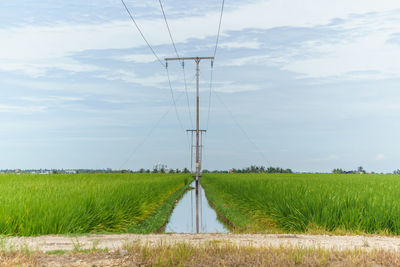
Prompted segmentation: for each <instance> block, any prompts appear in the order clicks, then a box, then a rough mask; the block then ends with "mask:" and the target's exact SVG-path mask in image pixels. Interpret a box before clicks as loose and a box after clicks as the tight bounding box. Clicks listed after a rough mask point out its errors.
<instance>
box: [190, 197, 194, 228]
mask: <svg viewBox="0 0 400 267" xmlns="http://www.w3.org/2000/svg"><path fill="white" fill-rule="evenodd" d="M193 208H194V207H193V190H190V213H191V215H192V217H191V222H192V233H193V232H194V229H193Z"/></svg>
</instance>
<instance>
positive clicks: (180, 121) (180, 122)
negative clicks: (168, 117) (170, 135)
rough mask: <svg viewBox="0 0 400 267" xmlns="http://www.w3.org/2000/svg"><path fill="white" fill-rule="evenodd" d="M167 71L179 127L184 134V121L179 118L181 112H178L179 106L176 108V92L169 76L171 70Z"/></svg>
mask: <svg viewBox="0 0 400 267" xmlns="http://www.w3.org/2000/svg"><path fill="white" fill-rule="evenodd" d="M165 71H166V73H167V77H168V84H169V89H170V92H171V97H172V102H173V104H174V107H175V113H176V118H177V119H178V122H179V126H180V127H181V129H182V131H183V132H184V131H185V129H184V128H183V124H182V120H181V118H180V117H179V112H178V108H177V106H176V101H175V97H174V90H173V89H172V84H171V78H170V76H169V70H168V68H165Z"/></svg>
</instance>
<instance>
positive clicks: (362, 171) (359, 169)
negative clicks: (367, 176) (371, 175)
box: [357, 166, 365, 174]
mask: <svg viewBox="0 0 400 267" xmlns="http://www.w3.org/2000/svg"><path fill="white" fill-rule="evenodd" d="M357 172H358V173H361V174H363V173H365V170H364V168H363V167H362V166H360V167H358V169H357Z"/></svg>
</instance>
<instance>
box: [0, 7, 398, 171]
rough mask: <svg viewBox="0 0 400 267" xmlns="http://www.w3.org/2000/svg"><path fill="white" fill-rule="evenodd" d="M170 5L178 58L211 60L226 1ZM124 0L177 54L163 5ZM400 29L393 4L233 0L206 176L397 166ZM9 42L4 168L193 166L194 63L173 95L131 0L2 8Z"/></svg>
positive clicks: (205, 101)
mask: <svg viewBox="0 0 400 267" xmlns="http://www.w3.org/2000/svg"><path fill="white" fill-rule="evenodd" d="M162 3H163V5H164V9H165V13H166V16H167V19H168V23H169V26H170V29H171V32H172V36H173V38H174V40H175V43H176V47H177V50H178V53H179V55H180V56H212V55H213V53H214V47H215V43H216V35H217V31H218V22H219V15H220V9H221V4H222V1H221V0H204V1H200V2H199V1H184V0H174V1H172V0H162ZM126 4H127V6H128V7H129V9H130V10H131V12H132V14H133V15H134V17H135V18H136V20H137V23H138V25H139V26H140V27H141V29H142V31H143V34H144V35H145V36H146V38H147V39H148V41H149V43H150V44H151V46H152V47H153V49H154V51H155V52H156V54H157V56H158V57H159V58H161V59H164V58H165V57H174V56H175V51H174V49H173V46H172V44H171V41H170V38H169V35H168V31H167V28H166V25H165V22H164V19H163V16H162V13H161V9H160V6H159V2H158V1H157V0H149V1H138V0H126ZM399 29H400V3H399V2H398V1H395V0H382V1H374V0H351V1H344V0H336V1H331V0H241V1H238V0H226V1H225V9H224V14H223V20H222V28H221V35H220V39H219V45H218V50H217V54H216V59H215V62H214V70H213V83H212V86H211V97H210V75H211V64H210V61H206V60H205V61H202V62H201V64H200V111H201V113H200V118H201V123H200V124H201V128H202V129H206V130H207V134H206V136H205V137H204V149H203V168H205V169H211V170H213V169H230V168H243V167H247V166H250V165H251V164H255V165H264V166H279V167H283V168H291V169H292V170H294V171H298V172H305V171H310V172H330V171H331V170H332V169H334V168H343V169H347V170H351V169H356V168H357V167H358V166H363V167H364V169H366V170H367V171H375V172H392V171H393V170H395V169H400V153H399V151H400V143H399V141H398V139H399V138H398V136H399V133H400V87H399V85H400V30H399ZM0 48H1V49H0V88H1V90H0V150H1V153H0V169H7V168H9V169H13V168H20V169H29V168H35V169H39V168H60V169H61V168H64V169H69V168H96V169H98V168H113V169H122V168H124V169H133V170H137V169H139V168H150V169H151V168H153V165H154V164H155V163H158V162H160V163H163V164H166V165H168V167H170V168H184V167H190V136H188V135H187V134H186V129H192V128H193V121H194V119H195V118H194V112H195V109H194V105H195V64H194V63H193V62H189V61H188V62H186V63H185V78H186V81H187V85H186V87H187V91H188V93H187V95H186V91H185V84H184V82H183V81H184V75H183V71H182V68H181V66H180V65H179V63H178V62H170V63H169V65H168V72H169V74H170V80H171V88H172V94H173V98H172V95H171V90H170V89H171V88H170V87H169V83H168V77H167V75H166V71H165V69H164V68H163V67H162V65H161V64H160V62H158V61H157V59H156V58H155V57H154V55H153V54H152V53H151V51H150V49H149V48H148V47H147V45H146V43H145V42H144V41H143V39H142V38H141V36H140V35H139V33H138V31H137V30H136V28H135V27H134V25H133V24H132V21H131V20H130V18H129V17H128V15H127V13H126V11H125V9H124V7H123V5H122V3H121V1H120V0H96V1H95V0H79V1H78V0H70V1H60V0H52V1H49V0H41V1H34V0H12V1H11V0H3V1H2V4H1V6H0ZM174 102H175V104H176V108H175V106H174ZM188 106H189V107H190V108H188ZM209 107H210V108H209ZM208 111H210V113H208ZM189 114H190V115H191V116H190V115H189ZM208 114H210V115H209V116H208Z"/></svg>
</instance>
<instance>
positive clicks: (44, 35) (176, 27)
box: [0, 0, 399, 61]
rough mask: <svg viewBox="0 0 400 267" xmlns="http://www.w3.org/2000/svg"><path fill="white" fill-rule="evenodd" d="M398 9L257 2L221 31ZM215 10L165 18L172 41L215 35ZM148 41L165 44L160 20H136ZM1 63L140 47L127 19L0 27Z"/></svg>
mask: <svg viewBox="0 0 400 267" xmlns="http://www.w3.org/2000/svg"><path fill="white" fill-rule="evenodd" d="M395 8H399V3H398V1H397V0H396V1H395V0H382V1H379V2H378V1H374V0H367V1H366V0H352V1H350V2H349V1H345V0H337V1H331V0H270V1H265V0H259V1H255V2H253V3H250V4H248V3H246V4H243V5H239V6H238V7H237V8H236V9H233V10H230V11H227V12H226V13H225V14H224V18H223V30H224V31H233V30H234V31H237V30H243V29H246V28H259V29H268V28H274V27H282V26H305V27H307V26H315V25H321V24H326V23H329V22H330V21H331V20H332V19H334V18H346V17H347V16H348V15H349V14H353V13H359V14H360V13H361V14H362V13H367V12H380V11H386V10H392V9H395ZM218 20H219V12H218V11H217V10H214V11H212V12H209V13H206V14H204V15H202V16H197V17H185V18H177V19H173V18H170V19H169V23H170V26H171V29H172V31H173V33H174V37H175V40H176V42H186V41H187V40H189V39H190V38H204V37H207V36H214V35H215V34H216V30H217V22H218ZM138 24H139V25H140V26H141V28H142V30H143V32H144V33H145V34H146V37H147V38H148V40H149V41H150V43H151V44H153V45H160V44H169V43H170V40H169V36H168V34H167V31H166V29H165V24H164V21H163V20H162V19H147V20H146V19H140V20H138ZM0 36H2V40H1V42H2V49H1V50H0V59H14V60H23V61H30V60H36V59H45V58H60V57H65V56H67V55H69V54H71V53H75V52H81V51H85V50H89V49H121V48H131V47H138V46H143V45H144V43H143V40H142V39H141V37H140V36H139V35H138V33H137V31H136V29H135V28H134V26H133V25H132V23H131V22H130V21H129V20H128V19H126V20H123V21H113V22H110V23H102V24H95V25H94V24H85V25H68V24H62V25H60V24H56V25H54V26H51V27H50V26H25V27H13V28H6V27H2V28H0Z"/></svg>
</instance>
